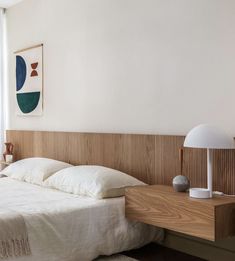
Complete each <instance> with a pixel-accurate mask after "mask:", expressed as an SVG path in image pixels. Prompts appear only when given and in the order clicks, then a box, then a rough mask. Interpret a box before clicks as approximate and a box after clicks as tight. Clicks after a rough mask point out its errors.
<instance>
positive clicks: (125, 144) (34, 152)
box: [6, 130, 235, 194]
mask: <svg viewBox="0 0 235 261" xmlns="http://www.w3.org/2000/svg"><path fill="white" fill-rule="evenodd" d="M6 138H7V141H8V142H12V143H13V144H14V146H15V147H14V156H15V159H16V160H18V159H22V158H26V157H36V156H37V157H48V158H53V159H57V160H61V161H65V162H69V163H71V164H75V165H76V164H97V165H103V166H106V167H111V168H114V169H118V170H120V171H123V172H126V173H128V174H130V175H132V176H134V177H136V178H138V179H140V180H142V181H144V182H146V183H148V184H165V185H171V182H172V179H173V177H174V176H176V175H179V174H180V161H179V148H180V147H182V144H183V141H184V137H183V136H165V135H137V134H104V133H102V134H99V133H78V132H48V131H19V130H7V131H6ZM213 157H214V166H213V168H214V172H213V175H214V176H213V177H214V182H213V189H214V190H218V191H223V192H225V193H228V194H235V151H234V150H214V151H213ZM183 174H184V175H186V176H187V177H188V178H189V179H190V181H191V185H192V186H200V187H206V151H205V150H202V149H184V162H183Z"/></svg>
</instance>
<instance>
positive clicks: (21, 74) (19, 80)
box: [16, 55, 27, 91]
mask: <svg viewBox="0 0 235 261" xmlns="http://www.w3.org/2000/svg"><path fill="white" fill-rule="evenodd" d="M26 73H27V69H26V63H25V60H24V58H23V57H21V56H20V55H17V56H16V90H17V91H19V90H20V89H22V88H23V86H24V83H25V79H26Z"/></svg>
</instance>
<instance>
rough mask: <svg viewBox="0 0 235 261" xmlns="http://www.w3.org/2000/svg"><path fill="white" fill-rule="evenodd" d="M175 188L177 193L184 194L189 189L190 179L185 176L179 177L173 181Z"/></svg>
mask: <svg viewBox="0 0 235 261" xmlns="http://www.w3.org/2000/svg"><path fill="white" fill-rule="evenodd" d="M172 184H173V188H174V190H175V191H177V192H184V191H186V190H188V189H189V186H190V182H189V179H188V178H187V177H185V176H183V175H178V176H176V177H174V179H173V182H172Z"/></svg>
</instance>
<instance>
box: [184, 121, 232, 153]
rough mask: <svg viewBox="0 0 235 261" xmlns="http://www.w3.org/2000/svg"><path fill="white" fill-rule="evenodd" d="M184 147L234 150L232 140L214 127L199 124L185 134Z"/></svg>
mask: <svg viewBox="0 0 235 261" xmlns="http://www.w3.org/2000/svg"><path fill="white" fill-rule="evenodd" d="M184 147H190V148H207V149H234V139H233V137H230V136H228V135H227V134H226V133H225V132H224V131H223V130H221V129H219V128H217V127H215V126H212V125H209V124H201V125H198V126H197V127H195V128H193V129H192V130H191V131H190V132H189V133H188V134H187V136H186V138H185V140H184Z"/></svg>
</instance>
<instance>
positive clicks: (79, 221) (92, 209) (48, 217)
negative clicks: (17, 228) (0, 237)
mask: <svg viewBox="0 0 235 261" xmlns="http://www.w3.org/2000/svg"><path fill="white" fill-rule="evenodd" d="M0 192H1V194H0V195H1V200H0V208H1V209H2V210H4V209H6V208H8V209H12V210H15V211H18V212H19V213H20V214H21V215H22V216H23V217H24V219H25V223H26V227H27V230H28V235H29V242H30V247H31V251H32V255H31V256H26V257H18V258H11V259H7V261H13V260H14V261H86V260H93V259H94V258H96V257H98V256H99V255H110V254H113V253H117V252H121V251H124V250H128V249H132V248H137V247H140V246H142V245H144V244H146V243H148V242H150V241H153V240H161V239H162V236H163V231H162V230H160V229H156V228H153V227H151V226H148V225H144V224H140V223H137V222H129V221H127V220H126V219H125V213H124V212H125V202H124V200H125V199H124V197H120V198H113V199H103V200H96V199H92V198H88V197H79V196H76V195H72V194H68V193H63V192H60V191H57V190H52V189H47V188H43V187H40V186H37V185H32V184H28V183H25V182H20V181H16V180H13V179H11V178H1V179H0Z"/></svg>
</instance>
